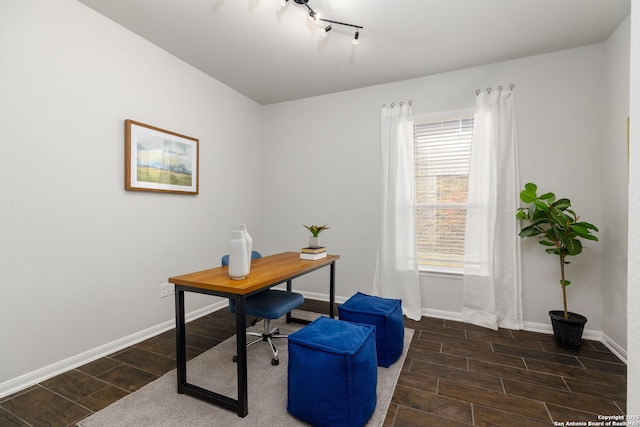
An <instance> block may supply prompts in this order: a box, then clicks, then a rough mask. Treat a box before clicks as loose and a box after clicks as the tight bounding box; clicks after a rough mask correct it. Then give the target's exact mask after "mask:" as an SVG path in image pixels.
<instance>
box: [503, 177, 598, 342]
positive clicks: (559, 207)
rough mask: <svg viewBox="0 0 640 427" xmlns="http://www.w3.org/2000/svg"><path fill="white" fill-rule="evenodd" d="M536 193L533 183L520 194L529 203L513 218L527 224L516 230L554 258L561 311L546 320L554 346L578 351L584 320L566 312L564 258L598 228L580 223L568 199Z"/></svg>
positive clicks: (553, 311)
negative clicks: (556, 261) (551, 332)
mask: <svg viewBox="0 0 640 427" xmlns="http://www.w3.org/2000/svg"><path fill="white" fill-rule="evenodd" d="M537 190H538V187H537V186H536V185H535V184H532V183H528V184H526V185H525V186H524V190H523V191H521V192H520V200H522V201H523V202H524V203H527V204H529V206H528V207H526V208H520V209H518V211H517V212H516V218H517V219H519V220H521V221H526V222H528V223H529V225H527V226H526V227H524V228H522V230H521V231H520V237H522V238H525V237H537V238H538V239H539V243H540V244H541V245H543V246H545V247H546V249H545V252H547V253H548V254H551V255H556V256H557V257H558V260H559V262H560V286H561V288H562V301H563V304H564V310H551V311H549V317H550V318H551V325H552V326H553V335H554V337H555V341H556V344H557V345H558V346H559V347H562V348H564V349H567V350H578V349H579V348H580V343H581V342H582V332H583V330H584V324H585V323H586V322H587V318H586V317H584V316H582V315H580V314H576V313H571V312H569V311H568V310H567V286H569V285H570V284H571V282H570V281H568V280H566V277H565V265H567V264H569V261H566V257H567V256H576V255H579V254H580V253H582V243H581V241H580V240H579V239H580V238H582V239H586V240H593V241H597V240H598V238H597V237H596V236H594V235H593V234H592V232H594V231H598V228H597V227H596V226H595V225H593V224H590V223H588V222H584V221H580V217H579V216H578V215H577V214H576V213H575V212H574V211H573V210H571V209H570V208H571V201H570V200H569V199H556V196H555V195H554V194H553V193H545V194H543V195H541V196H538V194H537Z"/></svg>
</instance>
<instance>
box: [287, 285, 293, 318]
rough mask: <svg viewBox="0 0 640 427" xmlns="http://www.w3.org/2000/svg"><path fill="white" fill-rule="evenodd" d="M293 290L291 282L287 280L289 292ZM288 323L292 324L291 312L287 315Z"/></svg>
mask: <svg viewBox="0 0 640 427" xmlns="http://www.w3.org/2000/svg"><path fill="white" fill-rule="evenodd" d="M292 288H293V286H292V284H291V280H287V292H291V290H292ZM286 322H287V323H291V312H288V313H287V317H286Z"/></svg>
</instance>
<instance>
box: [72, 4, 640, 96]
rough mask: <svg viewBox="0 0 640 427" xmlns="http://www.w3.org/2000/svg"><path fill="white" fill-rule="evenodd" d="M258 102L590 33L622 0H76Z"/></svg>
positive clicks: (621, 14)
mask: <svg viewBox="0 0 640 427" xmlns="http://www.w3.org/2000/svg"><path fill="white" fill-rule="evenodd" d="M79 1H80V2H81V3H84V4H85V5H87V6H89V7H90V8H92V9H94V10H96V11H97V12H99V13H101V14H102V15H104V16H106V17H108V18H110V19H112V20H113V21H115V22H117V23H119V24H121V25H122V26H124V27H126V28H128V29H129V30H131V31H133V32H134V33H137V34H139V35H140V36H142V37H144V38H145V39H147V40H149V41H150V42H152V43H154V44H155V45H157V46H159V47H161V48H162V49H164V50H166V51H167V52H170V53H171V54H173V55H174V56H176V57H178V58H180V59H182V60H184V61H185V62H187V63H189V64H191V65H193V66H194V67H196V68H198V69H200V70H202V71H203V72H205V73H207V74H208V75H210V76H211V77H214V78H215V79H217V80H219V81H220V82H222V83H224V84H226V85H228V86H229V87H231V88H233V89H235V90H236V91H238V92H240V93H242V94H244V95H246V96H247V97H249V98H251V99H253V100H255V101H256V102H258V103H260V104H262V105H266V104H272V103H276V102H282V101H289V100H294V99H301V98H306V97H310V96H316V95H322V94H327V93H332V92H339V91H344V90H349V89H356V88H361V87H366V86H371V85H378V84H383V83H388V82H393V81H399V80H405V79H410V78H414V77H421V76H425V75H430V74H436V73H441V72H446V71H451V70H457V69H462V68H467V67H473V66H477V65H482V64H489V63H493V62H498V61H505V60H510V59H515V58H522V57H526V56H531V55H536V54H541V53H546V52H552V51H557V50H563V49H569V48H574V47H579V46H586V45H590V44H594V43H600V42H603V41H605V40H606V39H607V37H608V36H609V35H610V34H611V33H612V32H613V31H614V30H615V29H616V27H617V26H618V25H619V24H620V23H621V22H622V21H623V20H624V19H625V18H626V17H627V16H628V15H629V12H630V0H308V1H309V3H308V4H309V5H310V6H311V7H312V8H313V9H314V10H315V11H317V12H319V13H320V14H321V16H322V17H323V18H327V19H332V20H335V21H341V22H346V23H349V24H354V25H358V26H362V27H364V29H362V30H361V31H360V43H359V44H358V45H354V44H353V43H352V40H353V36H354V32H355V31H354V29H353V28H350V27H344V26H339V25H333V29H332V31H330V32H329V33H328V34H327V35H326V36H323V35H322V32H321V29H322V27H323V26H325V25H326V23H325V24H323V23H320V22H316V21H313V20H311V19H308V10H307V8H306V7H305V6H304V5H300V4H297V3H295V2H294V1H293V0H292V1H289V2H287V3H286V5H284V6H283V5H282V3H281V0H79Z"/></svg>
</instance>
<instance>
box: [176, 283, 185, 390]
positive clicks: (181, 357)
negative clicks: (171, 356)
mask: <svg viewBox="0 0 640 427" xmlns="http://www.w3.org/2000/svg"><path fill="white" fill-rule="evenodd" d="M175 296H176V297H175V301H176V371H177V374H178V393H180V394H182V393H184V391H183V387H184V385H185V384H186V383H187V343H186V339H185V324H184V291H183V290H180V289H176V291H175Z"/></svg>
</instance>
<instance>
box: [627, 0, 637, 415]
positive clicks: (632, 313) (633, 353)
mask: <svg viewBox="0 0 640 427" xmlns="http://www.w3.org/2000/svg"><path fill="white" fill-rule="evenodd" d="M630 39H631V40H634V43H631V47H630V50H631V53H630V55H629V56H630V58H631V65H630V72H629V74H630V76H631V79H630V80H631V82H630V83H631V85H630V86H631V87H630V91H629V93H630V95H629V96H630V101H629V110H630V111H629V117H630V118H631V135H630V150H629V154H630V156H629V164H630V176H629V270H628V274H629V280H628V300H627V312H628V322H629V323H628V325H629V327H628V335H627V336H628V339H629V343H628V366H627V413H628V414H634V415H638V414H640V310H639V309H638V307H640V286H638V283H640V217H639V216H638V214H637V212H639V211H640V192H639V191H638V188H640V151H639V150H638V147H640V45H638V43H637V40H640V0H631V36H630Z"/></svg>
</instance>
